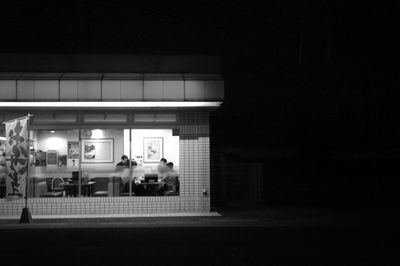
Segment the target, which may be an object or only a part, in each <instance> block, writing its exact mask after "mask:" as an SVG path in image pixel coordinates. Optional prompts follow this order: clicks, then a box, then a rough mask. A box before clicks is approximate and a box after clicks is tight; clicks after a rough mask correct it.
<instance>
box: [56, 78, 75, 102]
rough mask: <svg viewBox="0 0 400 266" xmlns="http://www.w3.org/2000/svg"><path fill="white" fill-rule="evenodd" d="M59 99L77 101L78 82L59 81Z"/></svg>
mask: <svg viewBox="0 0 400 266" xmlns="http://www.w3.org/2000/svg"><path fill="white" fill-rule="evenodd" d="M60 99H61V100H76V99H78V81H76V80H61V81H60Z"/></svg>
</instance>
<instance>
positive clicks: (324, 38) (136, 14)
mask: <svg viewBox="0 0 400 266" xmlns="http://www.w3.org/2000/svg"><path fill="white" fill-rule="evenodd" d="M266 2H267V5H266V6H261V5H257V4H254V2H251V1H239V0H236V1H196V2H192V1H185V2H182V1H168V2H165V3H164V4H160V3H153V2H149V1H109V2H108V3H106V4H105V3H98V2H95V1H93V2H83V1H67V2H59V1H47V2H45V1H39V2H37V1H12V2H11V3H8V4H7V5H3V6H2V8H1V15H0V31H1V44H0V52H6V53H10V52H15V53H121V54H208V55H219V56H221V64H222V69H221V72H222V75H223V77H224V79H225V89H226V100H225V103H224V107H223V108H221V109H220V110H218V111H216V112H215V113H214V115H213V118H212V134H213V147H214V148H232V147H237V148H239V149H241V150H242V151H243V152H242V153H243V154H245V153H246V152H245V151H246V150H247V151H249V150H251V149H252V148H253V147H252V145H250V144H249V140H254V139H257V138H258V139H262V141H260V143H259V144H257V145H258V146H259V147H261V148H263V149H265V150H267V149H275V150H288V149H289V150H292V151H294V152H295V153H296V154H297V158H298V159H299V160H300V161H301V162H302V164H303V165H306V166H305V167H310V166H311V165H314V166H311V167H314V168H315V169H316V168H318V169H317V170H315V169H314V170H315V171H314V175H319V174H321V173H324V174H325V173H327V172H329V171H330V173H331V174H332V171H331V170H332V166H326V165H327V164H329V163H327V164H323V163H320V161H321V160H325V161H330V162H332V161H333V160H334V159H333V158H335V156H339V157H341V156H342V157H343V158H345V157H346V158H350V159H349V160H351V163H349V164H347V166H348V165H351V167H352V170H351V173H354V172H357V171H360V169H363V170H362V172H363V173H374V174H377V173H383V172H385V171H386V172H387V174H389V172H390V171H391V170H393V169H394V167H393V165H392V162H395V161H396V160H397V159H398V158H399V157H400V155H399V154H400V153H399V151H400V142H399V138H398V136H399V133H400V123H399V122H398V117H397V115H396V114H397V113H398V108H399V107H398V106H399V104H398V103H399V92H398V85H399V77H398V67H393V63H395V62H397V61H398V58H399V52H398V49H397V47H398V45H397V44H396V43H395V42H394V40H395V38H394V36H395V35H396V34H397V33H398V29H396V26H395V25H397V23H395V20H394V18H395V15H397V14H395V11H394V8H393V6H392V5H391V2H382V1H376V3H375V4H367V3H362V4H361V3H358V4H357V5H356V4H352V5H349V4H348V3H347V2H344V3H341V4H337V3H334V2H336V1H306V3H304V1H300V3H295V4H293V3H290V2H283V1H279V2H278V1H277V2H276V3H271V2H270V1H266ZM293 2H294V1H293ZM278 3H279V4H278ZM300 50H301V51H302V52H301V56H300V55H299V51H300ZM300 57H301V59H300ZM300 61H301V62H300ZM396 65H398V63H396V64H395V66H396ZM244 122H246V124H245V126H243V125H244ZM337 154H342V155H337ZM355 154H361V155H360V156H361V157H362V158H368V160H361V159H359V158H361V157H357V156H358V155H357V156H356V155H355ZM363 156H364V157H363ZM357 158H358V159H357ZM385 158H386V159H387V160H385ZM269 159H271V158H270V157H268V156H267V155H265V153H263V152H261V153H259V154H258V157H257V158H256V159H254V160H256V161H257V160H259V161H264V162H265V161H267V160H269ZM272 159H273V158H272ZM306 161H307V163H305V162H306ZM371 162H373V163H372V164H371ZM324 165H325V166H324ZM371 165H372V166H371ZM317 166H318V167H317ZM347 166H346V167H347ZM324 167H325V168H324ZM343 167H344V166H343ZM371 167H373V168H371ZM320 168H323V169H322V170H321V169H320ZM296 169H297V170H298V169H299V168H298V167H297V168H296ZM335 169H336V170H335V171H339V170H337V168H335ZM347 170H348V169H344V168H343V169H342V170H341V171H342V172H347V173H348V171H347ZM299 171H300V170H299ZM302 171H305V170H304V169H303V170H302ZM300 172H301V171H300ZM311 172H313V171H311ZM333 174H334V173H333Z"/></svg>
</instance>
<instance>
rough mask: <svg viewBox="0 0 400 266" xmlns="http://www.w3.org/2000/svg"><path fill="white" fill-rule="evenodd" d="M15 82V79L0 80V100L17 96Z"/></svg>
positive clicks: (13, 98) (12, 98)
mask: <svg viewBox="0 0 400 266" xmlns="http://www.w3.org/2000/svg"><path fill="white" fill-rule="evenodd" d="M16 84H17V83H16V82H15V80H0V101H2V100H15V99H16V98H17V85H16Z"/></svg>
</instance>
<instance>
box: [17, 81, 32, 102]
mask: <svg viewBox="0 0 400 266" xmlns="http://www.w3.org/2000/svg"><path fill="white" fill-rule="evenodd" d="M17 98H18V100H33V80H18V81H17Z"/></svg>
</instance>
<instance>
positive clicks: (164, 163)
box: [157, 158, 168, 180]
mask: <svg viewBox="0 0 400 266" xmlns="http://www.w3.org/2000/svg"><path fill="white" fill-rule="evenodd" d="M167 170H168V167H167V159H165V158H161V160H160V164H159V165H158V166H157V174H158V180H160V179H161V178H162V177H163V176H164V174H165V173H166V172H167Z"/></svg>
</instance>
